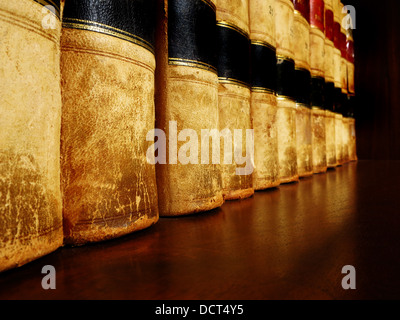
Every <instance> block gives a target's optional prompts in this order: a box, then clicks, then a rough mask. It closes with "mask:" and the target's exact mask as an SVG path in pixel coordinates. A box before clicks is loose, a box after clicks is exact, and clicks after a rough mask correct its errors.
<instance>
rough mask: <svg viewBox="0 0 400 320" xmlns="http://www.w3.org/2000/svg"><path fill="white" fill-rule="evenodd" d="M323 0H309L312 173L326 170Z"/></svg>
mask: <svg viewBox="0 0 400 320" xmlns="http://www.w3.org/2000/svg"><path fill="white" fill-rule="evenodd" d="M324 7H325V6H324V1H323V0H310V24H311V31H310V64H311V78H312V101H311V105H312V116H311V128H312V147H313V170H314V173H322V172H325V171H326V170H327V161H326V128H325V110H324V86H325V33H324V28H325V25H324V20H325V11H324Z"/></svg>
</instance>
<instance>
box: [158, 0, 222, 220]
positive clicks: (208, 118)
mask: <svg viewBox="0 0 400 320" xmlns="http://www.w3.org/2000/svg"><path fill="white" fill-rule="evenodd" d="M216 31H217V30H216V6H215V1H209V0H191V1H189V0H169V1H166V0H165V1H164V0H160V1H158V2H157V37H156V43H157V47H156V48H157V52H156V58H157V72H156V75H157V78H156V127H157V129H161V130H163V132H165V133H166V137H167V146H168V147H167V148H166V155H167V159H166V161H164V163H157V164H156V172H157V186H158V188H157V189H158V198H159V200H158V203H159V212H160V216H180V215H187V214H193V213H196V212H203V211H207V210H211V209H214V208H216V207H219V206H221V205H222V203H223V197H222V185H221V166H220V163H218V162H214V161H213V159H212V157H213V156H214V154H213V153H214V152H215V151H217V152H218V153H219V151H220V150H219V149H217V150H214V149H215V148H214V147H213V145H214V144H215V143H216V141H215V140H214V139H213V138H212V139H211V138H206V139H207V143H205V141H203V140H201V139H202V131H203V130H209V131H211V130H217V129H218V128H219V124H218V74H217V60H216V52H217V51H216V50H217V47H216ZM184 130H191V132H192V134H193V137H190V138H189V139H190V141H191V142H193V141H196V143H198V146H199V148H200V147H201V150H200V149H199V150H190V153H188V155H189V158H188V157H187V154H186V153H183V150H185V145H187V143H188V137H187V136H184V134H185V131H184ZM178 138H179V139H178ZM192 139H193V141H192ZM204 148H206V151H207V157H206V158H205V157H204V158H203V157H202V154H203V151H204V150H203V149H204ZM200 151H201V152H200ZM220 159H222V157H221V158H220Z"/></svg>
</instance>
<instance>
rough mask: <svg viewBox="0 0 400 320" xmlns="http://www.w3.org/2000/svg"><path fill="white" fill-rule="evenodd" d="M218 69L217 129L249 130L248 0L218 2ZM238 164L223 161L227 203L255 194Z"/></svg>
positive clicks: (222, 0)
mask: <svg viewBox="0 0 400 320" xmlns="http://www.w3.org/2000/svg"><path fill="white" fill-rule="evenodd" d="M216 17H217V44H218V45H217V57H218V59H217V68H218V81H219V84H218V110H219V127H220V129H225V128H227V129H229V130H231V131H232V132H233V130H234V129H241V130H242V131H243V132H246V130H247V129H252V124H251V114H250V79H249V59H250V58H249V53H250V40H249V8H248V1H247V0H235V1H229V0H218V1H217V16H216ZM242 150H246V139H244V138H243V139H242ZM239 166H240V167H241V165H237V164H235V163H233V164H225V163H223V162H222V164H221V169H222V190H223V194H224V198H225V199H226V200H234V199H240V198H247V197H250V196H252V195H253V194H254V189H253V181H252V174H248V175H238V174H236V169H237V168H238V167H239Z"/></svg>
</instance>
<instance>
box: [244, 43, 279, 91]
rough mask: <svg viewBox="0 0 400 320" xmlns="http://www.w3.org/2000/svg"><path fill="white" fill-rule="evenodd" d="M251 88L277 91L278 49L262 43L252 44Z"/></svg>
mask: <svg viewBox="0 0 400 320" xmlns="http://www.w3.org/2000/svg"><path fill="white" fill-rule="evenodd" d="M250 74H251V86H252V90H255V91H266V92H269V93H275V91H276V49H275V48H274V47H273V46H271V45H269V44H267V43H263V42H260V41H252V42H251V60H250Z"/></svg>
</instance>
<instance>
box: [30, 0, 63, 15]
mask: <svg viewBox="0 0 400 320" xmlns="http://www.w3.org/2000/svg"><path fill="white" fill-rule="evenodd" d="M34 1H35V2H37V3H39V4H41V5H42V6H44V7H47V6H52V7H53V8H54V12H53V10H52V9H50V8H49V10H50V11H51V12H53V13H54V14H55V15H56V17H57V18H58V19H60V2H61V1H60V0H34Z"/></svg>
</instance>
